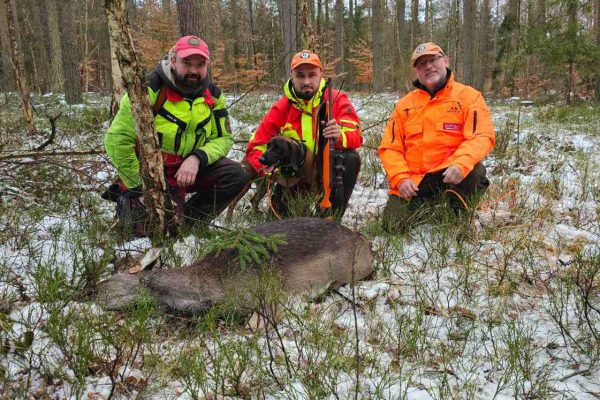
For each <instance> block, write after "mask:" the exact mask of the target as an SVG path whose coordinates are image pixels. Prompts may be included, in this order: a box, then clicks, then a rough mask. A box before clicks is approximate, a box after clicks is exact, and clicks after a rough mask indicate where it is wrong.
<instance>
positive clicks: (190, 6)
mask: <svg viewBox="0 0 600 400" xmlns="http://www.w3.org/2000/svg"><path fill="white" fill-rule="evenodd" d="M177 16H178V20H179V34H180V36H190V35H191V36H198V35H199V34H200V30H199V29H198V24H199V18H198V5H197V4H196V0H177ZM206 22H208V21H206Z"/></svg>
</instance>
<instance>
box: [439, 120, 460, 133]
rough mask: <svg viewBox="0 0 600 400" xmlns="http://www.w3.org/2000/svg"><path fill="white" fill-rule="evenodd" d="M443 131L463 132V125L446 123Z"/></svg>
mask: <svg viewBox="0 0 600 400" xmlns="http://www.w3.org/2000/svg"><path fill="white" fill-rule="evenodd" d="M443 129H444V130H445V131H462V129H463V124H457V123H452V122H444V125H443Z"/></svg>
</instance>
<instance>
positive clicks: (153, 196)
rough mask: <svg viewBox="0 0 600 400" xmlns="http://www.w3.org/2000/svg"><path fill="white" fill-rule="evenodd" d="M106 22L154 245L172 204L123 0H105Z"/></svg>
mask: <svg viewBox="0 0 600 400" xmlns="http://www.w3.org/2000/svg"><path fill="white" fill-rule="evenodd" d="M105 7H106V9H107V11H108V24H109V28H110V29H109V30H110V36H111V37H112V42H113V43H114V45H115V49H114V50H115V53H116V56H117V60H118V62H119V65H120V67H121V72H122V74H123V84H124V86H125V88H126V89H127V93H128V94H129V99H130V100H131V109H132V114H133V118H134V120H135V125H136V134H137V140H138V143H139V152H140V154H139V161H140V176H141V178H142V185H143V189H144V204H145V205H146V211H147V214H148V223H147V226H148V236H149V237H150V239H151V240H152V244H153V245H154V246H155V247H158V246H160V245H161V244H162V241H163V238H164V236H165V235H166V234H167V227H168V222H169V221H168V218H169V219H172V217H173V212H172V209H173V207H172V204H171V201H170V199H169V197H168V192H167V181H166V179H165V174H164V170H163V161H162V154H161V151H160V145H159V142H158V137H157V135H156V133H155V131H154V117H153V115H152V106H151V104H150V98H149V96H148V91H147V89H146V85H145V78H144V73H143V71H142V68H141V65H140V64H139V62H138V57H137V54H136V53H135V51H134V50H133V40H132V38H131V34H130V32H129V28H128V26H127V20H126V17H125V0H106V2H105Z"/></svg>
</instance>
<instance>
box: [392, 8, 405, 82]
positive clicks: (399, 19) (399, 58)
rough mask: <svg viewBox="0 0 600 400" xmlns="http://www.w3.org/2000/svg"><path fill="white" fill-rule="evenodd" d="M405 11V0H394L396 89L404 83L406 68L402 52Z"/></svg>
mask: <svg viewBox="0 0 600 400" xmlns="http://www.w3.org/2000/svg"><path fill="white" fill-rule="evenodd" d="M405 12H406V2H405V0H396V27H397V29H396V35H395V36H396V46H395V48H396V62H395V63H394V64H395V65H394V74H395V76H396V86H397V88H398V89H400V88H401V87H402V85H403V84H404V71H405V68H406V64H405V60H404V58H405V57H404V54H405V52H406V43H407V40H406V39H407V38H406V19H405V15H404V13H405Z"/></svg>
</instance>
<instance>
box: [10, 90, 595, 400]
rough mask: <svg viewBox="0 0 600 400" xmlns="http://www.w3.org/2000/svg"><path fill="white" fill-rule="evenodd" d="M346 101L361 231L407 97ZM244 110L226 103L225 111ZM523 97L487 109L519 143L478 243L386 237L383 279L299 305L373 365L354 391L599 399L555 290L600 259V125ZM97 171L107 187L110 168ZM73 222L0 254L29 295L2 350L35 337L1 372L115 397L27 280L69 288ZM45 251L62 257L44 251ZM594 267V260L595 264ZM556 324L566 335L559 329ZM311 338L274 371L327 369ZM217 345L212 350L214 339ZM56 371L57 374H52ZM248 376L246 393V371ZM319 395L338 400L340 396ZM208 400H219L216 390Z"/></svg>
mask: <svg viewBox="0 0 600 400" xmlns="http://www.w3.org/2000/svg"><path fill="white" fill-rule="evenodd" d="M276 97H277V96H276V95H274V94H265V95H262V96H260V97H256V96H254V97H252V99H249V98H246V99H244V100H241V101H240V102H239V103H238V104H236V105H235V106H234V107H233V108H232V110H231V115H232V120H231V125H232V128H233V130H234V132H236V133H237V135H238V136H239V137H245V138H246V139H247V138H248V136H249V135H250V134H251V133H252V131H253V129H254V128H255V127H256V125H257V124H258V123H259V121H260V118H261V117H262V114H264V112H266V110H267V109H268V107H269V105H270V103H271V102H272V101H274V100H275V99H276ZM351 98H352V99H353V101H354V103H355V106H356V108H357V111H358V112H359V115H360V116H361V118H362V120H363V127H364V128H368V129H366V131H365V139H366V144H367V146H369V147H365V148H363V149H362V150H361V153H362V155H363V160H364V162H363V173H362V175H361V177H360V181H359V183H358V184H357V186H356V188H355V190H354V192H353V195H352V198H351V201H350V207H349V210H348V212H347V214H346V215H345V217H344V220H343V222H344V223H345V224H346V225H348V226H351V227H353V228H356V229H359V228H361V227H364V225H365V224H367V223H368V222H369V221H372V220H373V219H374V218H375V217H376V216H377V215H379V213H380V212H381V211H382V209H383V206H384V205H385V203H386V200H387V186H386V185H387V182H386V180H385V177H384V176H383V174H382V173H381V171H380V170H379V171H377V169H376V168H377V162H376V157H374V153H375V148H376V146H377V144H378V141H379V135H380V134H381V132H382V130H383V127H384V125H385V119H386V118H387V117H388V116H389V114H390V113H391V110H392V109H393V105H394V102H395V101H396V99H397V97H396V95H392V94H377V95H371V96H365V95H360V94H354V95H352V96H351ZM234 100H235V99H232V98H229V99H228V101H229V102H230V103H231V102H232V101H234ZM518 101H519V100H518V99H512V100H510V101H506V102H501V103H498V104H494V105H493V107H492V113H493V116H494V122H495V125H496V130H497V139H498V142H499V143H500V142H501V141H502V140H505V139H503V136H502V135H509V137H508V139H506V140H508V141H509V142H510V147H509V151H510V154H507V155H504V156H502V157H501V156H499V155H497V154H493V155H491V156H490V157H489V158H488V159H487V161H486V165H487V166H488V174H489V177H490V180H491V187H490V189H489V191H488V193H487V196H486V197H485V198H484V199H483V201H482V203H481V205H480V209H479V211H478V213H477V214H478V223H477V226H478V230H477V232H476V233H473V236H472V237H471V238H468V239H467V240H458V239H457V238H456V237H455V236H454V235H455V233H456V232H455V231H453V230H452V229H448V228H444V227H440V226H438V225H435V224H424V225H421V226H419V227H416V228H415V229H414V230H412V231H411V232H410V233H409V234H408V235H406V236H405V237H397V238H395V239H394V238H391V239H390V238H385V237H382V236H377V237H375V238H373V248H374V251H375V252H376V254H377V255H376V265H375V266H376V268H377V269H378V273H377V275H376V277H375V279H374V280H371V281H365V282H360V283H358V284H357V285H356V286H355V288H354V289H355V291H354V293H353V291H352V288H350V287H342V288H340V290H339V292H340V295H341V296H343V297H341V296H338V295H337V294H332V295H330V296H327V297H326V298H325V299H324V300H322V301H321V302H317V303H305V302H298V303H296V304H295V305H294V306H293V307H295V308H296V311H297V312H298V314H302V313H307V314H308V315H313V316H314V315H318V316H319V315H320V316H322V323H323V328H324V329H332V330H333V331H332V332H333V333H331V334H334V335H335V334H337V335H339V336H340V338H343V337H345V336H344V335H347V337H348V343H347V344H344V345H343V346H342V348H343V352H344V353H345V354H344V356H345V357H346V358H347V359H349V360H351V359H352V357H353V355H354V353H353V349H354V347H353V345H352V343H353V338H354V336H353V335H354V332H355V330H356V331H357V332H358V335H359V339H360V342H359V346H360V353H361V354H362V357H363V363H364V365H365V369H364V370H362V371H361V378H360V381H359V388H360V389H359V390H360V393H361V395H360V396H359V397H360V398H385V399H415V400H417V399H418V400H420V399H437V398H450V397H452V398H477V399H493V398H495V399H509V398H524V397H527V396H530V395H531V396H537V397H529V398H574V399H594V398H598V397H599V396H600V378H599V376H600V370H599V368H598V365H597V361H598V355H597V354H592V353H593V352H592V353H590V354H585V352H582V351H581V350H582V349H585V348H587V347H584V345H582V348H581V349H578V348H577V346H578V344H581V343H587V342H586V341H588V342H589V340H593V338H590V335H591V334H590V329H589V326H587V327H586V324H585V323H582V322H583V321H582V319H581V318H582V315H581V312H580V311H581V310H580V309H578V308H577V307H578V306H579V307H580V306H581V304H579V303H576V302H574V301H573V300H574V298H575V297H574V296H575V294H576V293H575V292H574V291H568V287H567V286H566V284H565V283H564V282H565V281H563V280H561V279H559V278H558V277H563V276H564V277H566V276H569V275H568V274H569V273H571V271H572V269H574V268H576V266H577V265H580V264H577V263H578V262H581V260H580V258H578V257H581V256H582V255H583V256H585V257H588V259H589V258H590V257H593V255H594V254H596V255H597V254H598V251H599V248H600V245H599V243H600V226H599V224H598V220H599V218H598V212H599V210H600V207H599V206H598V198H599V196H600V192H599V188H600V175H599V174H598V171H599V170H600V168H599V167H600V165H599V159H598V157H597V156H596V154H598V152H599V151H600V135H599V133H600V121H599V119H596V120H595V122H593V123H592V125H591V126H590V124H583V123H577V121H574V123H573V124H571V125H570V124H564V123H562V124H558V123H552V122H550V123H546V122H545V121H543V120H539V119H536V112H538V111H539V108H538V107H537V106H535V105H534V106H533V107H521V108H520V109H519V105H518ZM73 111H74V112H75V110H73ZM76 111H77V112H79V111H80V110H76ZM378 123H379V124H378ZM516 126H518V127H519V131H518V132H517V131H516V129H517V128H516ZM240 150H242V148H241V147H237V148H234V150H232V152H231V153H230V156H231V157H233V158H236V159H239V158H241V156H242V151H240ZM365 171H366V172H365ZM373 171H375V172H373ZM99 173H100V174H102V175H105V174H106V171H100V172H99ZM107 212H109V211H107ZM71 223H76V222H75V221H73V220H72V219H70V218H69V217H66V218H65V217H63V216H56V215H53V216H47V217H45V218H43V219H41V220H40V222H39V227H38V229H34V230H35V231H37V232H38V233H37V235H36V236H35V237H34V238H33V240H32V242H31V243H28V245H27V247H23V246H20V245H13V246H9V245H5V246H3V247H2V248H1V249H0V260H1V261H2V265H3V266H5V267H10V269H11V271H9V274H12V275H13V276H17V277H22V282H21V283H22V285H23V286H24V288H25V294H27V295H29V296H31V297H32V298H33V299H34V301H33V302H30V303H26V302H23V301H21V302H18V303H16V307H15V309H13V311H12V312H11V314H10V315H9V319H10V320H11V321H13V323H12V324H10V325H1V324H2V320H0V338H2V341H6V343H8V341H9V340H15V338H17V339H18V340H23V338H24V337H28V335H31V338H30V343H29V346H28V347H27V348H26V349H25V350H23V351H24V353H25V354H26V357H22V356H21V355H17V352H10V351H8V350H3V351H2V352H3V357H2V359H1V360H0V372H2V373H4V374H5V375H7V376H8V377H9V379H8V381H10V382H12V385H13V386H18V385H23V384H25V381H26V380H28V379H29V380H30V381H31V382H29V386H30V389H29V392H30V394H31V395H33V396H40V395H41V394H42V393H43V394H44V395H45V396H49V398H75V396H76V393H77V392H78V391H79V392H78V393H79V395H80V396H83V397H87V398H88V399H95V398H106V397H108V396H109V393H110V386H111V382H110V378H109V377H108V376H107V375H106V373H101V374H99V375H94V374H92V373H90V374H89V376H88V377H87V378H86V380H85V382H84V383H85V387H84V389H83V390H81V389H77V390H75V389H74V387H73V386H71V385H73V382H74V377H75V375H74V372H73V370H72V368H73V364H72V363H69V362H65V360H64V357H65V356H64V353H63V351H62V349H61V348H60V346H58V345H57V344H56V343H55V342H53V341H52V340H51V339H50V337H49V336H48V335H47V334H46V332H45V331H44V329H42V328H43V327H45V326H46V324H47V323H48V321H49V319H50V318H51V316H50V315H48V314H47V312H46V311H45V310H46V308H45V307H41V306H40V303H36V302H35V285H36V283H35V282H34V281H32V279H31V277H32V276H33V275H32V271H34V270H35V269H36V268H37V267H38V266H39V265H44V263H54V264H60V265H62V266H64V268H65V271H64V272H65V275H66V278H67V279H70V277H71V275H72V273H73V270H74V267H73V264H74V261H73V260H74V258H76V257H77V252H78V249H75V248H73V246H71V245H72V244H73V243H75V241H73V240H71V241H70V240H69V236H68V234H66V233H68V232H69V230H71V229H72V226H71V225H70V224H71ZM56 238H59V239H58V240H54V239H56ZM324 239H325V240H326V238H324ZM49 243H53V247H47V245H48V244H49ZM197 245H198V243H197V241H196V239H195V238H193V237H188V238H185V239H183V240H180V241H179V242H178V243H177V244H176V245H175V246H174V252H175V253H177V254H179V256H180V257H181V261H182V264H187V263H189V262H191V261H192V260H193V255H194V254H195V253H194V251H193V249H194V247H195V246H197ZM148 246H149V242H148V241H147V240H143V239H142V240H138V241H135V242H131V243H129V244H128V245H127V246H124V247H122V248H121V249H120V251H122V252H123V253H130V254H138V253H139V254H141V253H143V251H144V249H145V248H147V247H148ZM86 251H89V252H92V253H93V252H95V251H99V250H98V249H94V248H91V249H86ZM32 255H35V259H32ZM578 260H579V261H578ZM595 260H596V261H595V262H596V263H597V262H598V258H596V259H595ZM596 279H598V276H596ZM7 282H9V280H7V279H4V280H2V281H0V294H1V295H2V296H1V297H0V299H2V298H3V299H7V298H16V297H18V296H19V295H21V294H20V293H19V290H18V289H17V288H16V286H15V285H14V284H12V283H7ZM11 282H12V281H11ZM596 289H597V286H596ZM592 296H595V297H593V298H592V299H591V301H592V302H596V304H597V300H598V296H599V294H598V292H594V293H592ZM352 298H355V299H356V302H357V309H356V310H355V309H354V308H353V307H352V306H351V304H352V302H351V301H350V300H348V299H352ZM559 300H560V301H559ZM561 301H562V302H563V303H560V302H561ZM0 305H1V304H0ZM561 305H563V306H564V307H561ZM77 307H80V310H81V312H84V311H85V312H91V313H100V314H101V313H102V311H101V310H98V309H97V308H96V307H95V306H94V305H93V304H88V303H77V302H73V303H70V304H69V305H68V306H66V308H65V310H64V312H65V313H67V312H73V308H75V313H76V312H77ZM560 313H562V314H560ZM558 314H560V316H559V318H562V319H561V321H562V322H564V324H565V326H566V327H567V328H568V331H561V330H559V329H558V327H557V323H556V318H557V315H558ZM74 315H75V314H74ZM313 318H314V317H313ZM311 321H313V320H311ZM316 321H317V322H318V321H319V319H318V318H316ZM311 323H314V321H313V322H311ZM590 323H591V324H592V328H594V329H595V332H596V333H597V332H600V318H599V316H598V315H595V319H592V320H591V322H590ZM73 329H74V328H73ZM303 329H307V328H306V327H305V326H303V325H302V323H301V322H299V320H296V319H293V318H290V319H288V320H284V321H283V322H282V331H281V332H280V333H281V335H282V339H281V342H280V343H282V345H281V346H280V347H277V348H275V349H274V350H273V351H275V352H279V353H280V354H279V355H278V356H277V355H276V359H278V360H279V362H277V363H276V365H275V366H274V367H273V368H274V369H275V370H276V371H277V372H276V373H278V374H280V376H284V375H285V367H284V363H282V362H281V359H282V358H283V357H284V354H283V353H282V352H283V350H285V351H286V354H287V356H288V357H289V359H290V360H300V359H304V360H305V361H304V362H306V363H307V364H306V365H299V366H295V367H296V368H298V367H299V368H300V370H302V369H307V368H310V367H311V365H309V363H308V362H307V361H306V360H313V363H316V364H319V363H322V362H324V363H325V364H326V363H327V360H321V359H320V358H321V357H323V355H324V354H326V351H325V350H323V349H319V348H316V347H311V345H310V344H308V345H307V347H306V348H303V347H299V345H298V336H296V335H297V334H298V332H302V330H303ZM28 332H30V333H28ZM565 332H568V333H569V334H570V335H572V338H569V337H567V336H565V335H566V333H565ZM223 335H224V339H221V340H224V341H230V342H231V343H232V344H233V343H237V342H238V341H244V340H246V339H247V338H245V336H244V335H243V334H240V333H239V332H229V333H227V332H223ZM307 335H308V334H307ZM300 337H301V338H302V334H300ZM571 339H572V340H571ZM340 340H341V339H340ZM596 340H597V339H596ZM193 341H194V340H193V339H192V338H190V339H189V340H185V341H180V340H179V341H178V340H177V339H172V338H165V340H164V342H163V343H155V344H154V345H153V346H150V347H152V348H156V349H159V350H163V352H164V353H163V354H164V357H165V358H166V359H177V357H179V356H181V354H179V353H178V351H182V352H183V351H185V350H181V349H186V346H190V345H192V344H193ZM207 343H208V344H207ZM207 343H205V345H206V346H209V347H210V346H211V343H212V342H211V339H209V341H208V342H207ZM219 343H220V342H217V341H215V344H214V345H215V346H217V344H219ZM220 344H221V345H222V343H220ZM258 345H259V346H261V348H262V349H263V353H266V352H267V350H266V348H267V339H266V337H262V338H261V339H259V340H258ZM596 346H597V341H596ZM13 347H14V346H13ZM589 348H593V346H592V347H589ZM215 349H217V347H215ZM107 351H110V350H107ZM215 351H217V350H215ZM269 351H271V350H269ZM346 353H347V354H346ZM329 356H331V354H329ZM255 357H256V356H255ZM277 357H279V358H277ZM346 362H348V361H346ZM138 364H139V363H134V367H131V366H129V368H125V367H124V366H121V367H120V370H119V371H117V373H116V375H115V376H120V377H121V379H123V380H127V381H128V382H129V383H132V382H133V383H134V384H135V383H140V382H143V381H145V380H146V379H151V378H150V377H149V376H150V375H152V374H154V375H152V376H156V375H157V374H156V373H155V371H144V370H143V369H139V368H137V367H135V366H140V365H138ZM47 365H53V366H54V367H53V368H55V369H50V370H48V369H47ZM319 365H320V364H319ZM140 368H141V367H140ZM58 371H62V372H60V373H59V372H58ZM350 371H352V370H350ZM158 376H159V378H160V379H162V380H164V381H166V383H165V382H163V384H162V385H158V384H157V385H156V386H153V383H151V382H150V383H149V387H148V388H146V390H145V391H144V397H147V398H154V399H161V398H173V399H175V398H177V399H188V398H194V397H195V396H196V395H198V394H199V393H201V392H202V390H200V389H198V392H197V393H193V394H192V393H190V392H189V390H188V389H189V386H186V384H185V382H184V380H183V379H182V378H181V377H178V376H177V374H176V373H173V371H161V373H159V374H158ZM245 377H246V379H247V380H248V381H252V379H253V376H252V371H249V372H248V373H247V375H245ZM300 377H304V378H306V377H307V376H306V375H302V373H298V375H297V379H290V380H286V381H285V384H283V385H282V387H278V386H277V385H272V387H269V388H261V391H260V393H262V395H263V397H264V398H269V399H284V398H285V399H289V398H294V399H296V398H311V396H314V394H313V392H311V389H310V387H309V386H308V383H307V380H306V379H304V380H303V379H300ZM318 379H319V380H321V381H327V382H329V381H328V380H329V379H331V382H330V388H331V389H332V391H335V393H336V397H337V398H353V397H354V390H355V387H356V386H357V382H356V380H355V376H354V375H353V374H352V373H348V372H347V371H346V370H344V371H342V372H340V373H339V375H337V376H335V377H329V376H326V377H325V376H324V377H318ZM208 381H209V382H210V378H208ZM67 382H71V384H69V383H67ZM134 386H135V385H134ZM209 386H210V385H209ZM149 388H150V389H149ZM2 389H4V391H8V390H7V388H2V386H0V393H2ZM254 389H257V388H254ZM137 394H138V391H137V389H131V391H129V392H122V393H120V394H119V395H118V396H120V397H121V398H127V397H136V395H137ZM200 397H202V395H200ZM252 397H253V396H252ZM323 397H327V398H334V396H333V394H331V393H329V394H328V395H327V396H323ZM206 398H212V397H210V395H209V394H208V393H207V397H206ZM230 398H235V396H233V395H231V396H230Z"/></svg>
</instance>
